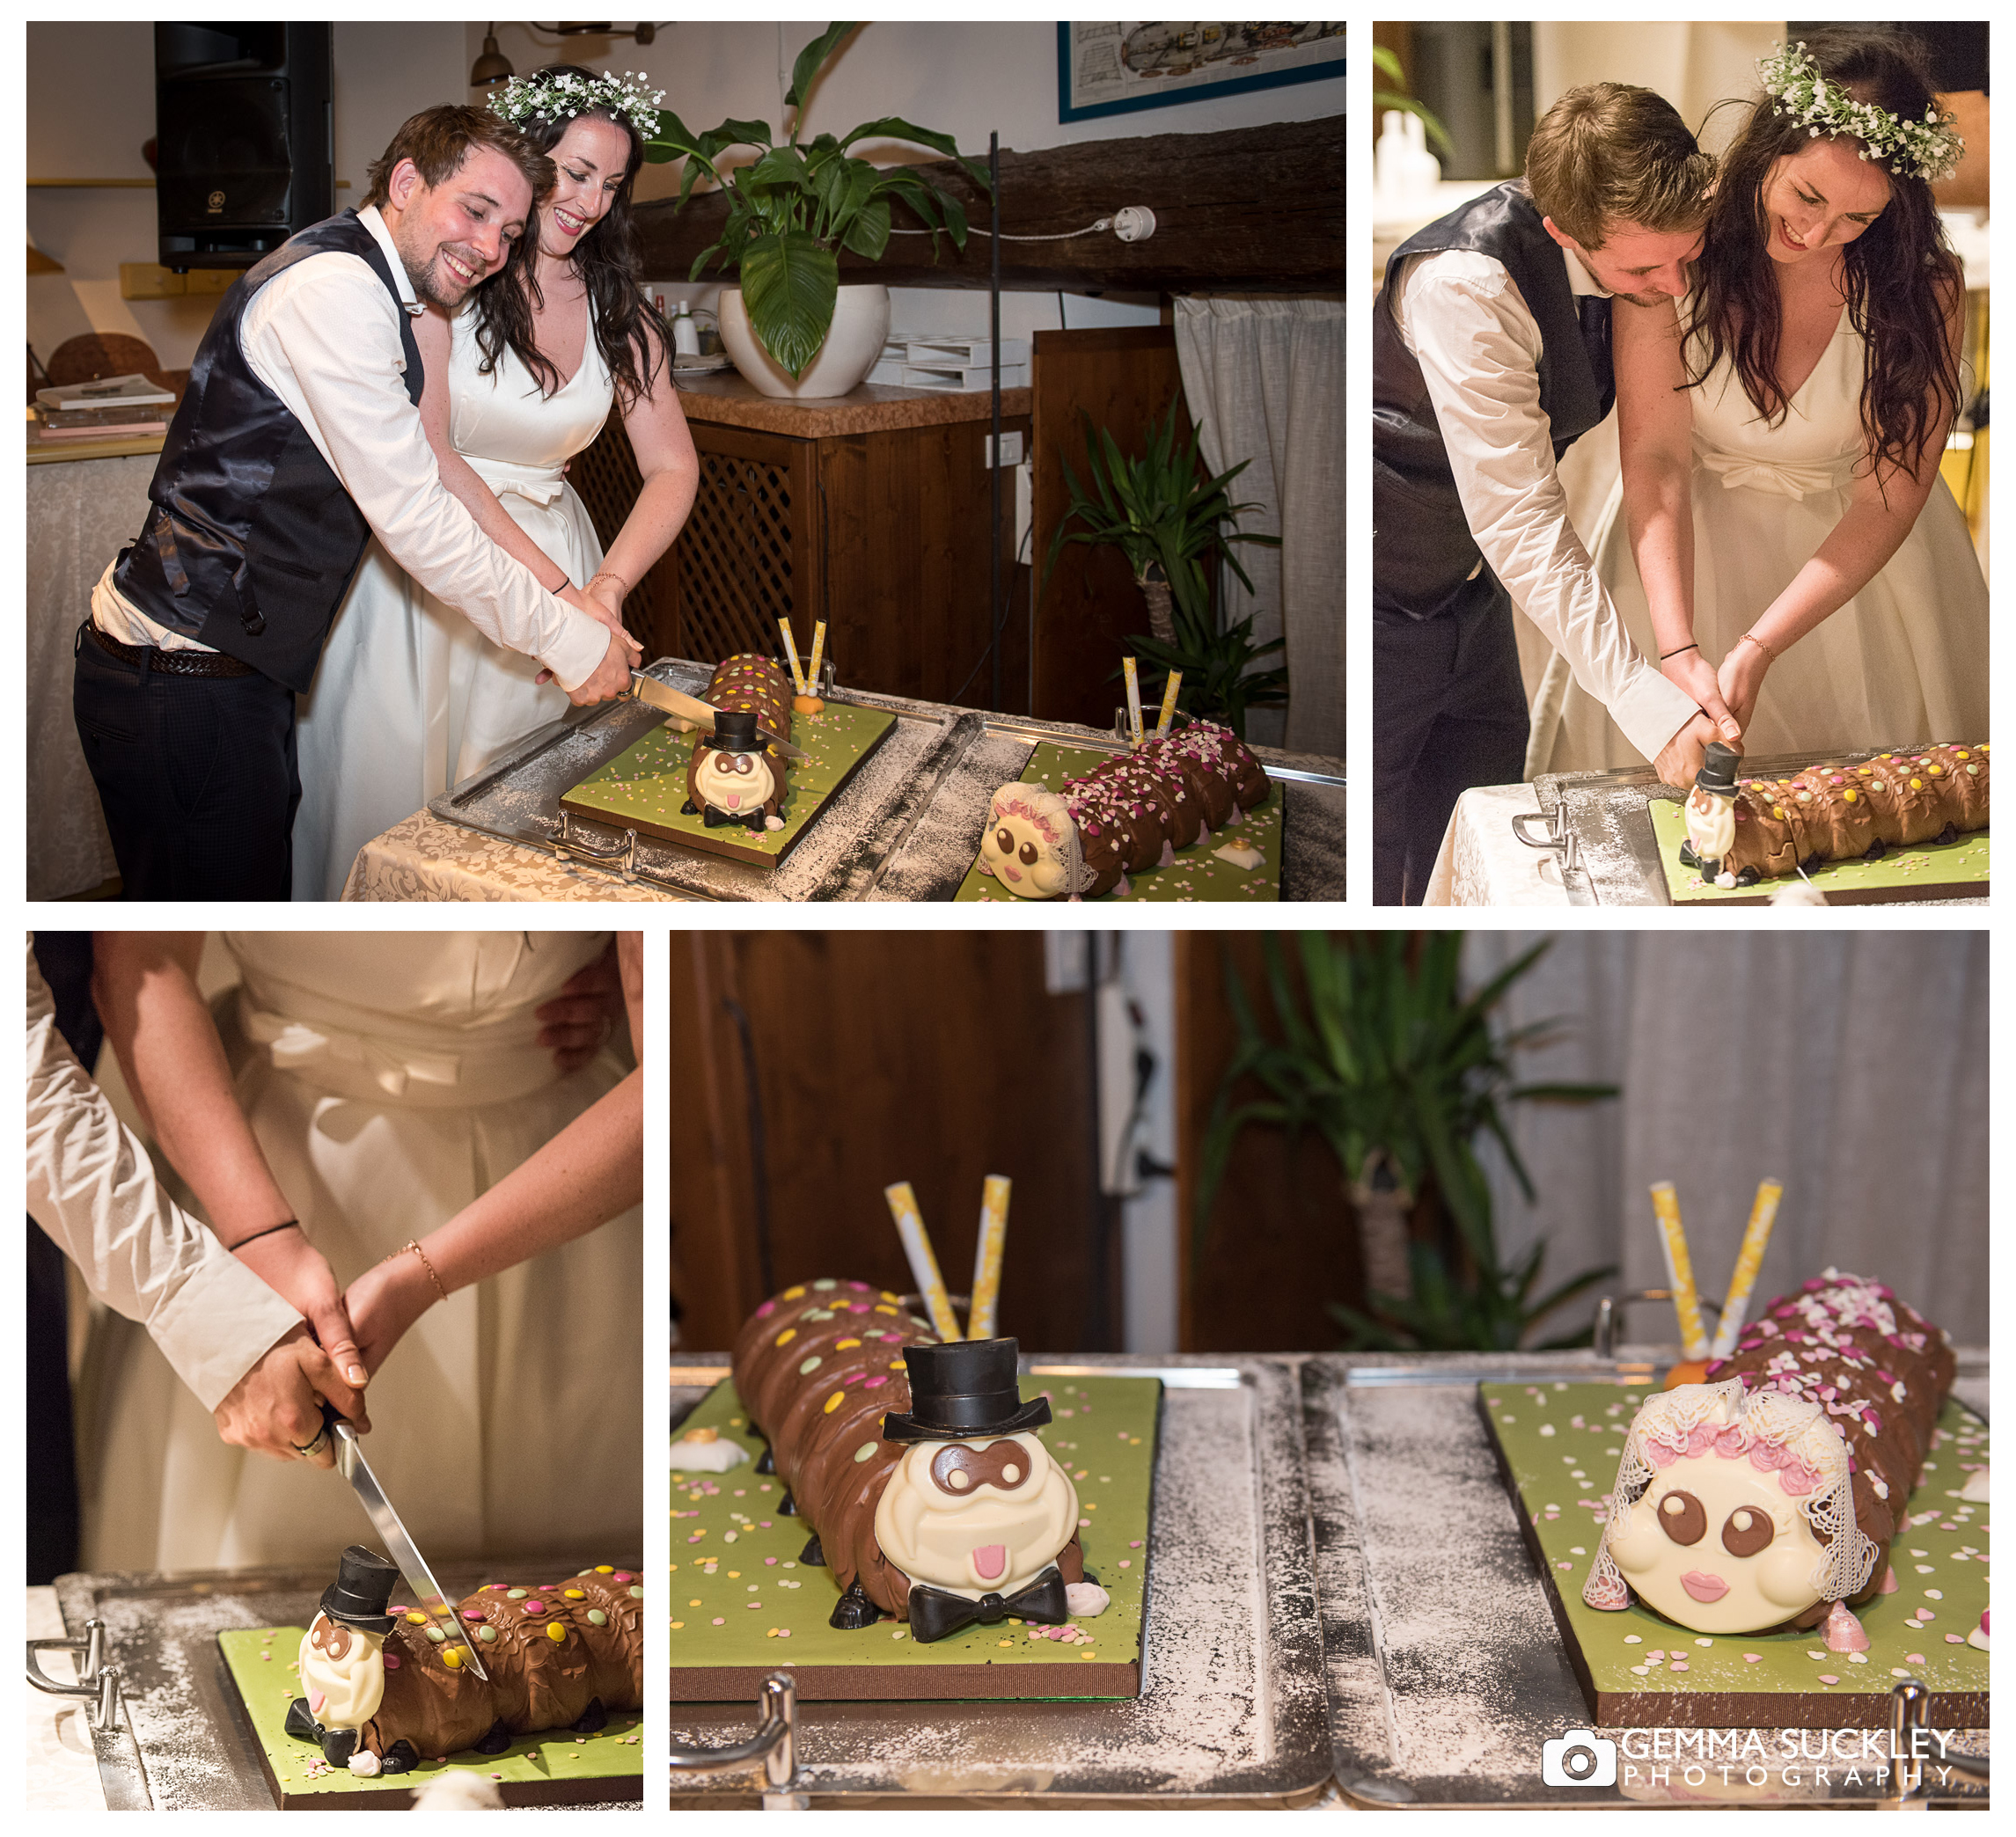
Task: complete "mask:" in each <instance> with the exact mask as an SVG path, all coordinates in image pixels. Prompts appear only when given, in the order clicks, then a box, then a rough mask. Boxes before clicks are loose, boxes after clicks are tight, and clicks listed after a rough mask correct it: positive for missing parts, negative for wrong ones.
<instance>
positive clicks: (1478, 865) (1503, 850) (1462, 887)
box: [1421, 785, 1569, 906]
mask: <svg viewBox="0 0 2016 1837" xmlns="http://www.w3.org/2000/svg"><path fill="white" fill-rule="evenodd" d="M1522 812H1523V813H1526V814H1529V815H1532V816H1537V815H1539V812H1540V794H1539V793H1538V792H1536V790H1535V789H1534V788H1533V787H1532V786H1531V785H1486V786H1484V787H1480V788H1479V789H1477V790H1475V791H1466V792H1464V793H1463V795H1462V796H1461V797H1460V798H1458V799H1457V800H1456V809H1455V815H1454V816H1451V817H1450V818H1449V827H1448V833H1447V834H1446V835H1444V836H1443V838H1442V846H1441V853H1439V854H1438V855H1436V857H1435V867H1434V871H1433V873H1432V874H1430V875H1429V876H1428V889H1427V892H1426V895H1425V896H1424V897H1423V898H1422V901H1421V904H1423V905H1441V906H1480V905H1519V906H1565V905H1566V904H1569V900H1568V895H1567V890H1566V889H1565V888H1564V887H1563V886H1562V884H1561V858H1560V857H1559V856H1558V855H1557V854H1554V853H1550V852H1549V851H1547V850H1543V849H1538V848H1529V847H1528V846H1527V845H1526V844H1525V843H1523V842H1521V840H1520V839H1519V838H1518V837H1516V836H1515V835H1514V834H1513V833H1512V819H1513V818H1514V816H1518V815H1520V814H1521V813H1522Z"/></svg>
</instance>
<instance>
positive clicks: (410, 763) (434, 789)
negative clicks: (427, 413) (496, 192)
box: [294, 311, 612, 899]
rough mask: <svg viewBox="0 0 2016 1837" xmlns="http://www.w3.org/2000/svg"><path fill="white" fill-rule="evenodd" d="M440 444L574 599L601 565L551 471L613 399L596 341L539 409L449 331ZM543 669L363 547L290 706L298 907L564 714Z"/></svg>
mask: <svg viewBox="0 0 2016 1837" xmlns="http://www.w3.org/2000/svg"><path fill="white" fill-rule="evenodd" d="M452 338H453V342H452V345H451V355H450V357H449V364H448V400H449V435H450V437H451V440H452V442H453V443H454V447H455V450H456V451H457V452H458V453H459V454H461V455H462V457H464V458H465V459H466V460H467V461H468V462H469V464H470V465H471V466H472V467H473V469H474V471H475V472H476V474H477V476H478V477H479V478H480V479H482V480H483V482H484V483H485V484H486V485H488V487H490V489H491V490H492V491H494V492H495V493H496V494H497V497H498V500H499V501H500V502H502V505H503V507H504V509H506V510H508V511H509V513H510V515H511V516H512V519H513V520H514V521H515V522H516V523H517V525H518V527H519V528H520V529H522V530H524V531H525V532H526V533H527V534H528V535H529V536H531V538H532V540H533V541H534V542H536V543H538V544H539V547H540V548H541V549H542V550H544V551H545V552H546V554H548V555H549V556H551V557H552V558H553V560H555V561H558V562H559V563H560V564H561V566H562V567H565V568H566V569H567V575H568V579H569V580H570V581H572V582H574V584H575V586H576V587H582V586H585V585H586V584H587V583H588V582H589V580H590V578H591V577H592V576H593V575H594V573H595V570H596V569H597V567H600V566H601V565H602V544H601V542H600V540H599V539H598V538H597V536H596V533H595V525H594V523H592V522H590V519H589V515H588V510H587V507H586V506H585V505H583V503H582V501H581V499H580V497H579V495H578V494H576V493H575V489H574V487H572V486H571V485H569V484H568V482H567V480H566V479H565V478H564V477H563V476H562V475H561V467H562V466H564V465H566V464H567V462H568V460H569V459H571V458H573V457H574V456H575V454H576V453H578V452H580V451H582V450H583V449H584V448H586V447H588V446H590V444H592V443H593V442H594V440H595V438H596V436H597V435H598V434H600V433H601V431H602V428H603V425H604V423H605V421H607V420H608V418H609V404H610V399H611V395H612V384H611V382H610V377H609V368H608V365H607V364H606V363H605V362H604V361H603V357H602V346H601V344H600V342H599V340H597V338H596V337H595V335H594V333H593V331H592V329H591V330H590V333H589V334H588V337H587V339H586V348H585V350H584V351H583V354H582V361H581V363H580V366H579V368H578V369H576V370H575V373H574V375H573V376H572V377H570V378H569V379H568V382H567V384H566V385H565V386H564V387H562V388H561V389H560V390H559V391H558V392H555V393H554V394H553V395H550V396H542V395H541V394H540V393H539V384H538V382H537V381H536V380H535V379H534V378H533V377H532V375H531V371H529V370H526V368H525V367H524V364H523V363H522V362H520V361H519V360H518V357H517V354H516V353H515V352H513V351H512V350H511V349H510V348H509V346H507V347H506V348H504V350H503V352H502V355H500V356H499V357H498V359H497V365H496V368H495V370H494V371H492V372H491V374H490V375H488V376H484V375H483V374H482V373H481V372H480V370H478V369H477V365H478V363H479V362H480V361H481V357H482V353H481V350H480V348H479V347H478V345H477V343H476V337H475V314H474V313H473V312H472V311H462V312H460V313H458V315H457V316H456V318H455V320H454V332H453V334H452ZM539 668H540V666H539V660H538V659H537V658H535V657H528V656H526V655H524V654H523V653H522V652H518V651H514V650H507V649H505V648H503V647H502V645H497V644H493V643H491V642H490V640H488V638H486V637H484V636H483V634H482V633H480V632H479V631H478V630H477V629H476V628H475V626H473V625H471V624H470V623H469V621H468V620H467V619H466V618H464V617H463V616H462V615H461V614H460V613H459V612H458V611H455V609H454V608H453V607H451V606H449V605H446V604H444V603H443V602H442V601H440V600H437V599H436V598H435V597H434V596H432V595H431V594H429V593H427V592H426V591H424V590H423V589H422V588H420V587H419V586H417V585H416V584H415V583H414V582H413V581H412V580H411V579H410V578H409V577H408V576H407V573H406V571H405V569H403V568H402V567H400V566H399V564H398V563H397V562H395V561H394V560H392V557H391V556H390V555H388V554H386V553H385V550H384V549H383V548H382V547H381V546H380V545H378V542H377V540H376V539H375V538H374V539H373V540H372V542H371V543H370V545H369V546H368V547H367V548H366V549H365V551H364V559H363V561H362V562H361V563H360V564H359V565H358V568H357V575H356V579H355V580H354V581H352V582H351V583H350V590H349V592H348V595H347V596H345V597H344V601H343V604H342V606H341V609H340V610H339V611H338V612H337V614H336V619H335V623H334V625H333V626H331V628H330V632H329V638H328V642H327V643H326V645H325V646H324V647H323V650H322V661H321V663H320V665H319V668H318V669H317V670H316V673H315V684H314V687H313V688H312V690H311V691H310V692H309V693H308V694H307V695H305V696H303V697H302V698H301V699H300V703H299V708H300V724H299V746H300V770H301V806H300V809H298V810H297V812H296V813H295V817H294V897H295V898H297V899H341V897H342V896H343V885H344V882H346V881H348V879H349V876H350V866H351V863H352V862H353V861H355V860H356V854H357V851H358V850H359V849H360V848H362V847H363V845H364V844H365V843H367V842H369V841H370V839H371V838H373V837H374V836H378V835H382V834H383V833H384V832H385V831H386V830H388V829H390V828H391V827H392V824H393V823H398V822H400V821H401V820H402V819H404V818H406V817H407V816H412V815H413V813H414V811H415V810H417V809H420V808H421V806H422V805H423V804H425V803H426V802H427V801H429V799H430V798H434V797H438V796H439V795H440V794H442V793H443V792H444V791H446V790H448V789H449V788H450V787H452V786H455V785H458V784H460V783H461V782H462V781H463V780H464V779H467V778H470V777H472V776H473V775H474V774H475V773H477V772H480V771H482V769H483V768H484V767H485V766H486V765H489V764H490V763H491V762H492V761H493V760H495V759H496V758H498V757H500V756H502V754H503V753H504V751H505V750H507V749H508V748H509V746H510V744H511V743H513V742H514V741H516V740H518V739H521V738H523V737H524V736H525V735H526V734H528V733H530V732H531V731H532V729H533V728H538V727H540V726H542V725H543V724H544V723H546V721H553V720H556V719H558V718H559V717H560V716H561V715H562V714H566V713H567V710H568V699H567V694H566V692H565V691H564V690H562V689H561V688H560V686H559V685H558V684H553V683H547V684H543V685H542V684H536V683H535V682H534V681H533V680H532V678H533V677H536V676H537V675H538V674H539Z"/></svg>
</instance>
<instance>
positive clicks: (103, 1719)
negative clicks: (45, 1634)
mask: <svg viewBox="0 0 2016 1837" xmlns="http://www.w3.org/2000/svg"><path fill="white" fill-rule="evenodd" d="M41 1652H69V1653H71V1654H72V1655H74V1656H75V1657H76V1658H77V1682H76V1683H74V1684H59V1683H58V1682H57V1681H56V1680H55V1679H54V1678H52V1677H51V1676H50V1675H49V1674H48V1672H45V1671H44V1670H43V1669H42V1666H41V1661H40V1658H38V1657H37V1654H39V1653H41ZM28 1681H29V1683H31V1684H33V1686H34V1687H35V1688H36V1689H37V1690H46V1691H47V1692H48V1694H50V1695H51V1696H67V1697H85V1698H93V1699H95V1700H96V1701H95V1702H92V1705H91V1725H92V1728H94V1729H110V1728H112V1727H114V1725H115V1724H117V1723H118V1721H119V1667H118V1666H117V1665H107V1664H106V1662H105V1622H104V1621H101V1620H92V1621H85V1622H84V1637H83V1638H82V1639H31V1640H30V1641H29V1642H28Z"/></svg>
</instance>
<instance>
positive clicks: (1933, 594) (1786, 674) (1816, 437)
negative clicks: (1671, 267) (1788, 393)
mask: <svg viewBox="0 0 2016 1837" xmlns="http://www.w3.org/2000/svg"><path fill="white" fill-rule="evenodd" d="M1682 310H1683V311H1684V303H1683V305H1682ZM1863 349H1864V347H1863V341H1862V338H1861V336H1860V334H1859V333H1857V332H1856V330H1855V328H1854V326H1853V325H1852V324H1851V322H1850V318H1849V315H1848V313H1847V311H1846V310H1845V309H1844V311H1843V312H1842V314H1841V322H1840V324H1839V325H1838V326H1836V328H1835V333H1834V336H1833V338H1832V340H1830V341H1829V344H1828V347H1827V348H1826V350H1825V351H1824V352H1823V353H1822V355H1821V359H1820V362H1819V364H1818V365H1817V366H1816V367H1815V369H1814V372H1813V374H1812V376H1811V377H1808V378H1807V381H1806V382H1805V384H1803V385H1802V386H1801V388H1800V391H1799V392H1798V394H1796V395H1795V396H1794V397H1793V398H1792V404H1791V406H1790V408H1789V409H1788V410H1787V412H1786V414H1785V419H1784V420H1783V421H1780V422H1779V423H1778V425H1777V426H1776V427H1773V426H1770V425H1769V424H1768V423H1766V422H1765V421H1763V418H1762V417H1761V416H1759V415H1758V414H1757V412H1756V407H1755V406H1754V405H1753V404H1752V403H1751V401H1750V399H1749V398H1748V396H1747V395H1746V394H1745V393H1744V392H1743V386H1742V384H1741V380H1740V379H1739V378H1738V377H1736V375H1735V372H1734V369H1733V367H1732V366H1731V365H1730V363H1729V361H1728V359H1727V358H1726V356H1725V357H1724V359H1723V361H1722V362H1721V363H1719V365H1718V366H1717V367H1716V369H1715V370H1714V371H1713V372H1712V375H1711V376H1710V377H1708V379H1707V381H1706V382H1705V383H1704V384H1703V385H1702V386H1701V387H1700V388H1698V389H1697V390H1695V391H1693V392H1691V393H1692V399H1693V402H1694V479H1693V499H1694V635H1695V638H1696V640H1697V641H1698V642H1699V644H1700V646H1701V649H1702V653H1703V655H1705V656H1706V657H1707V658H1708V659H1709V661H1710V662H1713V663H1716V664H1719V663H1720V662H1721V661H1722V659H1723V658H1724V657H1725V656H1726V655H1728V652H1729V648H1730V647H1731V646H1732V645H1734V643H1735V642H1736V641H1737V640H1738V638H1739V637H1741V634H1742V633H1744V632H1746V631H1748V629H1749V627H1750V626H1751V624H1752V623H1753V622H1754V621H1755V619H1756V617H1757V615H1758V614H1759V613H1761V612H1762V611H1763V610H1764V608H1765V607H1766V606H1768V605H1769V604H1770V603H1771V601H1772V600H1773V599H1774V598H1776V597H1777V596H1778V593H1779V592H1781V591H1782V590H1783V589H1784V588H1785V586H1786V584H1787V583H1788V582H1790V581H1791V580H1792V576H1793V575H1796V574H1797V573H1798V572H1799V570H1800V568H1801V567H1804V566H1805V565H1806V563H1807V562H1808V561H1809V560H1812V559H1813V556H1814V553H1815V552H1816V551H1817V550H1818V549H1819V547H1820V545H1821V544H1822V542H1824V541H1825V540H1826V538H1827V537H1828V535H1829V533H1830V532H1831V531H1832V530H1833V529H1834V527H1835V525H1836V523H1839V522H1840V520H1841V518H1842V516H1843V515H1844V512H1845V511H1846V510H1847V509H1848V503H1849V487H1850V484H1851V473H1852V471H1853V468H1854V466H1855V465H1856V462H1857V461H1858V459H1859V458H1860V457H1861V455H1862V451H1863V445H1864V438H1863V433H1862V423H1861V393H1862V365H1863ZM1589 547H1590V553H1592V554H1593V555H1594V557H1595V561H1596V567H1597V572H1598V573H1599V575H1601V576H1602V581H1603V583H1604V585H1605V586H1606V587H1608V588H1609V591H1610V594H1611V596H1612V597H1613V598H1614V599H1615V601H1616V606H1617V610H1618V611H1619V612H1620V613H1621V614H1622V615H1623V616H1624V622H1625V624H1626V625H1627V626H1628V627H1629V628H1630V631H1631V637H1632V639H1633V640H1635V642H1636V643H1637V644H1638V648H1639V649H1640V650H1641V651H1642V652H1643V653H1644V654H1645V655H1646V656H1647V657H1653V656H1656V655H1658V646H1657V645H1656V644H1655V643H1654V641H1653V633H1652V618H1651V614H1650V612H1649V611H1648V610H1647V607H1646V596H1645V589H1644V587H1643V586H1642V585H1641V584H1640V582H1639V580H1638V566H1637V563H1636V562H1635V561H1634V560H1632V557H1631V532H1630V529H1629V526H1628V520H1627V519H1626V517H1625V516H1624V487H1623V483H1622V480H1621V479H1619V480H1618V481H1617V482H1616V484H1614V485H1613V486H1612V487H1611V489H1610V493H1609V501H1608V503H1607V505H1606V506H1605V508H1604V510H1603V513H1602V518H1601V520H1600V523H1599V524H1598V527H1597V529H1596V531H1595V533H1594V538H1593V539H1592V540H1591V542H1590V545H1589ZM1533 718H1534V726H1535V744H1534V746H1533V748H1532V750H1530V751H1529V753H1528V762H1529V765H1534V766H1535V767H1536V769H1537V770H1542V771H1552V772H1580V771H1589V770H1595V769H1599V768H1602V767H1607V766H1618V765H1644V764H1645V763H1646V762H1645V761H1644V760H1643V759H1642V758H1640V757H1639V756H1638V753H1637V751H1636V750H1634V749H1633V748H1632V746H1631V743H1630V742H1628V741H1627V740H1626V739H1625V738H1624V736H1623V734H1622V733H1620V732H1619V731H1618V729H1617V728H1616V724H1615V723H1614V722H1613V721H1611V720H1610V718H1609V714H1608V713H1607V712H1606V711H1605V710H1604V708H1603V706H1602V703H1600V702H1598V701H1596V700H1595V699H1594V698H1593V697H1591V696H1589V695H1587V694H1586V693H1584V692H1583V691H1582V690H1581V689H1580V687H1578V686H1577V685H1576V684H1575V683H1574V682H1573V680H1572V677H1569V675H1568V673H1567V670H1566V669H1565V666H1561V665H1559V664H1558V660H1556V661H1550V663H1549V666H1548V670H1547V673H1546V677H1545V678H1544V680H1543V684H1542V686H1541V689H1540V691H1539V693H1538V694H1537V695H1536V698H1535V702H1534V709H1533ZM1988 737H1989V732H1988V583H1987V582H1985V581H1984V580H1983V578H1982V573H1981V564H1980V562H1979V561H1978V560H1976V555H1975V552H1974V544H1973V541H1972V539H1971V538H1970V537H1969V536H1968V529H1967V520H1966V518H1965V517H1964V516H1961V510H1960V507H1959V505H1957V504H1956V503H1955V502H1954V499H1953V494H1952V493H1951V492H1949V491H1948V490H1947V489H1946V484H1945V481H1944V480H1943V479H1940V480H1935V481H1934V483H1933V485H1932V495H1931V496H1930V497H1929V498H1928V499H1927V500H1926V501H1925V507H1924V509H1923V510H1922V511H1921V512H1920V513H1919V515H1918V520H1917V523H1916V524H1914V525H1913V527H1912V529H1911V532H1910V535H1909V536H1907V537H1906V538H1904V540H1903V542H1902V545H1900V546H1899V547H1898V549H1897V552H1896V553H1895V554H1894V555H1893V556H1891V558H1890V560H1889V561H1888V564H1887V565H1886V566H1885V567H1883V569H1882V570H1881V572H1880V573H1879V574H1878V575H1876V576H1875V578H1874V579H1873V580H1872V581H1871V582H1869V583H1868V584H1867V585H1866V587H1864V588H1863V589H1862V590H1861V592H1859V593H1858V594H1857V595H1856V596H1855V597H1854V598H1853V599H1851V600H1850V601H1849V602H1848V604H1846V605H1844V606H1843V607H1842V608H1841V609H1840V610H1839V611H1836V613H1835V614H1834V615H1833V616H1832V617H1831V618H1828V619H1826V620H1825V621H1823V622H1822V624H1821V625H1820V626H1818V627H1816V628H1815V629H1814V630H1813V631H1811V632H1809V633H1807V635H1806V636H1805V637H1804V638H1802V639H1800V641H1799V642H1798V643H1797V644H1795V645H1792V646H1791V647H1790V648H1788V649H1786V650H1785V652H1784V653H1782V654H1781V655H1780V656H1779V658H1778V662H1775V663H1774V664H1772V665H1771V668H1770V672H1769V674H1768V675H1767V676H1766V677H1765V678H1764V686H1763V692H1761V693H1760V694H1759V696H1758V698H1757V706H1756V711H1755V713H1754V714H1752V716H1751V720H1750V725H1749V728H1748V731H1747V732H1746V733H1745V735H1744V748H1745V750H1746V751H1748V752H1749V753H1751V754H1755V755H1765V756H1768V755H1774V754H1782V753H1800V752H1836V751H1846V750H1850V749H1851V748H1855V747H1874V746H1888V745H1908V744H1911V743H1918V742H1924V741H1936V740H1944V741H1968V740H1976V741H1981V740H1986V739H1987V738H1988Z"/></svg>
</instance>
